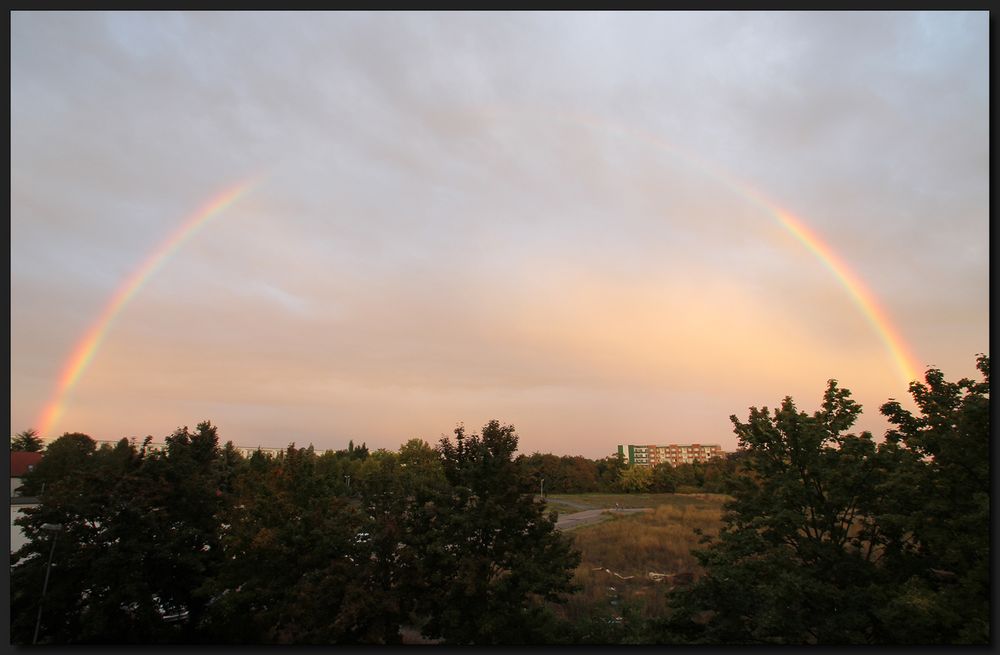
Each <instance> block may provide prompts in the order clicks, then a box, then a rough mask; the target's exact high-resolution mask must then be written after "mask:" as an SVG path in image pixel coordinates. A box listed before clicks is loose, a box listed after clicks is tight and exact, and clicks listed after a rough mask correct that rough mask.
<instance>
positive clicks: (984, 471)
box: [877, 355, 990, 643]
mask: <svg viewBox="0 0 1000 655" xmlns="http://www.w3.org/2000/svg"><path fill="white" fill-rule="evenodd" d="M976 368H977V369H978V370H979V372H980V374H981V375H982V380H980V381H976V380H972V379H968V378H963V379H961V380H959V381H958V382H948V381H947V380H945V378H944V375H943V374H942V373H941V371H940V370H938V369H933V368H932V369H930V370H928V371H927V373H926V375H925V378H924V379H925V382H924V383H919V382H913V383H912V384H911V385H910V394H911V395H912V396H913V399H914V401H915V403H916V405H917V408H918V410H919V414H917V415H914V414H913V413H911V412H910V411H908V410H906V409H904V408H903V407H902V406H901V405H900V403H898V402H896V401H889V402H887V403H886V404H884V405H883V406H882V408H881V410H882V413H883V414H884V415H885V416H887V417H888V419H889V422H890V423H892V424H893V425H894V426H895V427H894V428H892V429H891V430H889V431H888V432H887V433H886V439H887V441H888V442H889V443H890V444H892V445H895V446H898V447H899V448H900V450H901V457H902V462H903V465H901V466H900V467H899V470H898V472H897V474H896V476H895V478H894V479H893V487H892V489H891V491H892V492H893V499H894V504H893V505H892V506H891V507H889V508H887V512H886V514H887V515H888V516H887V519H891V520H892V521H893V527H894V528H895V529H896V530H897V531H899V532H901V533H903V534H906V535H907V537H908V541H907V545H908V546H909V547H908V548H906V549H901V550H900V552H899V556H898V557H897V558H895V561H894V563H895V565H896V571H897V574H898V575H899V576H900V579H901V583H902V584H901V588H900V592H899V593H897V594H894V595H893V596H892V597H890V598H887V599H886V602H885V603H883V604H881V605H880V606H879V608H878V611H877V614H878V616H879V617H880V619H881V622H882V624H883V625H884V626H885V631H886V633H887V638H888V639H891V640H892V641H893V642H895V643H987V642H989V637H990V530H989V525H990V359H989V356H988V355H979V356H978V357H977V360H976Z"/></svg>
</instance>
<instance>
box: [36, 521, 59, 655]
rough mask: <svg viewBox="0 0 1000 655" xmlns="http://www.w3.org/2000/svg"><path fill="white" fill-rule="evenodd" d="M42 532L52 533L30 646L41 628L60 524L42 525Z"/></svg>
mask: <svg viewBox="0 0 1000 655" xmlns="http://www.w3.org/2000/svg"><path fill="white" fill-rule="evenodd" d="M42 530H45V531H46V532H51V533H52V548H51V549H49V563H48V565H47V566H46V567H45V582H44V583H42V598H41V600H39V601H38V619H37V620H36V621H35V636H34V637H33V638H32V639H31V643H32V644H37V643H38V630H39V628H41V627H42V603H44V602H45V592H46V591H48V589H49V573H51V572H52V556H53V555H55V552H56V539H57V538H58V537H59V533H60V532H62V524H60V523H43V524H42Z"/></svg>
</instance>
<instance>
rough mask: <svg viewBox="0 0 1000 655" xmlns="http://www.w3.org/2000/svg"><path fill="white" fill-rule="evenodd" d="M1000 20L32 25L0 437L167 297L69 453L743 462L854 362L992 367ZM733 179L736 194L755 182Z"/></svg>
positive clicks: (398, 17)
mask: <svg viewBox="0 0 1000 655" xmlns="http://www.w3.org/2000/svg"><path fill="white" fill-rule="evenodd" d="M988 28H989V25H988V15H987V14H986V13H985V12H974V13H932V14H921V13H869V12H865V13H801V14H796V13H790V14H789V13H700V12H698V13H652V14H645V13H621V14H616V13H551V14H550V13H535V14H525V13H475V14H433V13H426V14H357V13H346V14H339V13H319V14H307V13H288V14H284V13H267V14H258V13H155V12H142V13H59V12H45V13H31V12H14V13H13V14H12V15H11V49H10V52H11V68H10V70H11V171H12V172H11V431H12V433H13V432H16V431H20V430H23V429H25V428H28V427H31V426H36V427H37V425H38V421H39V415H40V414H41V412H42V410H43V408H44V407H45V405H46V403H48V402H49V401H50V400H51V399H52V398H53V394H54V393H55V391H56V388H57V386H56V385H57V381H58V378H59V375H60V373H61V371H63V370H64V369H65V368H66V366H67V361H68V359H69V357H70V355H71V353H72V352H73V349H74V347H75V346H76V345H77V344H78V343H79V342H80V340H81V339H82V338H83V336H84V334H85V332H86V331H87V329H88V328H90V327H91V325H93V324H94V321H95V320H97V319H98V317H99V316H100V314H101V312H102V310H103V309H104V308H105V307H106V306H107V304H108V302H109V300H110V299H111V298H112V296H113V295H114V293H115V291H116V290H117V289H119V288H120V286H121V285H122V283H123V282H124V281H125V280H126V279H127V278H128V276H129V275H130V274H131V273H132V272H133V271H135V270H136V269H137V268H138V267H139V266H141V265H142V264H143V262H144V261H147V260H148V258H149V256H150V254H151V253H154V252H155V251H156V249H157V248H158V247H160V246H161V245H162V244H163V242H164V241H165V240H166V239H167V238H168V237H169V236H170V235H171V234H172V233H173V232H174V231H175V230H176V229H177V228H178V226H180V225H182V224H183V223H184V221H185V219H187V218H188V217H189V216H191V215H192V213H193V212H195V211H196V210H197V209H198V208H199V207H201V206H203V205H204V204H205V203H206V202H208V201H209V200H211V199H212V198H213V197H214V196H216V195H217V194H219V193H220V192H221V191H224V190H225V189H227V188H231V187H232V186H233V185H234V184H236V183H238V182H240V181H242V180H245V179H247V178H249V177H250V176H253V175H260V176H261V177H260V179H259V181H258V182H257V183H256V184H254V186H253V187H252V188H251V189H250V190H249V191H248V192H247V193H246V194H244V195H243V196H242V197H240V198H239V199H238V200H237V201H236V202H235V203H233V204H232V205H231V206H229V207H228V208H227V209H225V210H224V211H222V212H220V213H219V214H218V215H217V216H215V217H213V218H212V219H211V220H210V221H209V222H208V223H206V224H205V226H204V228H203V229H202V230H201V231H199V232H198V233H197V234H195V235H193V236H192V237H191V238H190V239H189V240H188V241H187V242H185V243H184V245H183V246H182V247H180V248H179V249H178V250H177V251H176V252H175V253H174V254H173V255H172V256H171V257H170V258H169V259H168V260H167V261H165V262H164V264H163V265H162V266H161V267H160V268H159V269H158V270H157V271H156V272H155V273H154V274H153V275H152V276H150V278H149V279H148V281H147V282H146V283H145V284H144V285H143V286H142V288H141V289H140V290H139V292H138V293H137V294H136V295H135V296H134V298H133V299H132V301H131V302H130V303H128V304H127V305H125V306H124V308H123V309H122V311H121V312H120V313H119V314H118V316H117V318H116V320H115V321H114V322H113V323H112V325H111V326H110V327H109V329H108V332H107V335H106V338H105V340H104V341H103V343H102V345H101V346H100V348H99V349H98V350H97V351H96V352H95V354H94V357H93V359H92V360H91V363H90V365H89V367H87V368H86V369H85V370H84V371H83V373H82V375H81V377H80V379H79V381H78V382H77V384H76V385H75V386H74V387H72V388H71V389H70V390H69V392H68V393H67V394H66V396H65V398H63V399H62V401H63V406H64V413H63V414H62V417H61V418H60V419H59V421H58V422H57V423H56V424H55V425H54V426H53V428H52V430H53V433H52V434H45V435H43V436H45V437H54V436H58V435H59V434H62V433H63V432H65V431H80V432H85V433H87V434H90V435H91V436H93V437H95V438H97V439H118V438H121V437H123V436H124V437H131V436H137V437H139V438H141V437H143V436H145V435H147V434H151V435H153V436H154V437H155V438H156V440H157V441H161V440H162V437H164V436H165V435H167V434H169V433H170V432H171V431H173V429H175V428H176V427H178V426H181V425H189V426H192V427H193V426H194V424H196V423H197V422H199V421H201V420H204V419H210V420H212V421H213V422H214V423H216V424H217V425H218V426H219V427H220V434H221V437H222V439H223V440H229V439H231V440H233V441H234V442H235V443H236V444H238V445H246V446H255V445H263V446H284V445H287V444H288V443H289V442H291V441H295V442H296V443H297V444H299V445H305V444H308V443H310V442H311V443H313V444H314V445H315V446H316V447H317V448H343V447H345V446H346V444H347V442H348V440H349V439H353V440H354V442H355V443H359V442H362V441H364V442H367V444H368V445H369V447H372V448H377V447H386V448H391V449H395V448H397V447H398V446H399V445H400V444H401V443H402V442H404V441H405V440H407V439H408V438H411V437H421V438H424V439H426V440H428V441H430V442H432V443H433V442H435V441H436V440H437V439H438V438H439V437H440V435H441V434H450V433H451V430H452V429H453V428H454V426H455V424H456V423H458V422H460V421H461V422H464V423H465V424H466V426H467V427H468V428H470V429H478V428H479V427H481V426H482V425H483V424H484V423H485V422H486V421H488V420H489V419H491V418H497V419H499V420H501V421H502V422H504V423H511V424H513V425H514V426H515V427H516V428H517V430H518V434H519V435H520V439H521V450H522V451H523V452H533V451H541V452H553V453H556V454H574V455H575V454H580V455H585V456H588V457H602V456H605V455H607V454H610V453H611V452H612V451H613V450H614V449H615V447H616V444H618V443H691V442H700V443H718V444H720V445H722V447H723V448H724V449H726V450H733V449H735V447H736V437H735V435H733V433H732V425H731V423H730V421H729V418H728V417H729V415H730V414H737V415H738V416H740V417H741V418H743V419H745V418H746V416H747V411H748V408H749V406H751V405H756V406H761V405H768V406H770V407H774V406H776V405H777V404H778V403H779V402H780V401H781V399H782V398H783V397H784V396H786V395H791V396H793V397H794V398H795V400H796V402H797V404H798V406H799V407H800V408H802V409H804V410H807V411H810V412H811V411H813V410H815V409H816V408H817V407H818V405H819V403H820V400H821V396H822V393H823V390H824V388H825V385H826V380H827V379H829V378H836V379H837V380H839V381H840V384H841V386H845V387H847V388H849V389H851V390H852V391H853V392H854V397H855V398H856V399H857V400H858V401H859V402H860V403H861V404H862V405H863V406H864V408H865V413H864V416H863V419H862V420H861V422H860V423H859V426H858V427H859V428H860V429H870V430H873V431H874V432H875V433H876V434H877V435H881V434H882V432H883V431H884V429H885V427H886V424H885V422H884V420H883V419H882V417H881V416H880V415H879V414H878V407H879V405H880V404H881V403H883V402H885V401H886V400H887V399H889V398H890V397H894V398H897V399H900V400H902V399H903V398H904V397H907V394H906V384H905V382H904V381H903V380H901V378H900V375H899V372H898V370H897V369H896V368H895V366H894V361H893V358H892V353H891V352H890V351H889V349H888V348H887V347H886V344H885V342H884V341H883V340H881V338H880V336H879V334H878V332H877V331H876V330H875V329H873V326H872V324H871V323H870V322H869V321H868V320H867V319H866V317H865V315H864V314H863V313H862V312H861V311H860V309H859V307H858V305H857V304H855V302H854V301H853V300H852V298H851V296H850V294H849V293H848V291H847V290H846V289H845V287H844V286H843V285H842V284H841V283H840V281H839V280H838V279H837V277H836V276H835V275H834V274H833V273H832V272H831V271H830V269H829V268H828V267H826V266H825V265H824V264H823V262H822V261H821V260H820V259H819V258H818V257H817V256H816V255H815V254H814V253H812V252H810V251H809V250H808V249H807V248H806V247H805V246H804V245H803V244H802V243H801V242H799V241H798V240H796V239H795V238H794V237H793V236H792V235H791V234H790V233H789V232H788V231H787V230H785V229H784V228H783V227H782V225H781V224H780V222H779V221H778V220H777V219H776V218H775V216H774V215H773V213H771V212H769V211H767V210H766V208H764V207H762V206H761V205H760V204H758V203H755V202H754V201H753V200H752V198H751V196H750V195H749V194H748V193H746V191H745V190H744V187H741V186H740V185H741V184H742V185H746V188H752V189H754V190H755V192H756V193H758V194H760V195H762V196H764V197H766V198H768V199H769V200H770V201H771V202H773V203H774V204H775V205H777V206H780V207H782V208H784V209H786V210H787V211H790V212H792V213H793V214H794V215H795V216H797V217H798V218H799V219H800V220H801V222H802V223H803V224H804V225H806V226H807V227H808V228H809V229H810V230H812V231H813V232H814V233H815V234H816V235H817V236H818V237H819V238H820V239H821V240H822V242H823V243H824V244H826V246H828V247H829V248H830V250H831V251H832V252H834V253H836V255H837V256H838V257H839V258H840V260H841V261H842V262H843V263H844V264H845V266H846V267H847V268H848V269H849V270H850V271H851V272H852V273H853V274H854V275H856V277H857V278H858V279H859V280H861V281H863V283H864V284H865V285H866V286H867V288H868V290H869V291H870V292H871V293H872V295H873V297H874V298H875V299H876V301H877V304H878V306H879V307H880V308H881V309H882V310H884V313H885V316H886V317H887V318H888V319H889V321H890V322H891V324H892V326H893V327H894V329H896V330H897V331H898V334H899V335H900V336H901V338H902V340H903V341H904V342H905V344H906V346H907V347H908V348H909V349H910V351H911V352H912V353H913V356H914V358H915V360H916V361H915V364H916V365H917V366H918V367H919V368H918V370H919V371H922V370H923V369H924V368H925V367H926V366H928V365H933V366H935V367H939V368H941V369H942V370H943V372H944V373H945V375H946V377H948V378H949V379H958V378H960V377H962V376H972V375H973V374H974V373H975V367H974V364H975V355H976V353H979V352H987V350H988V339H987V333H988V326H989V319H988V292H989V282H988V255H989V248H988V232H989V226H988V200H989V196H988V172H989V170H988V158H989V145H988V136H989V95H988V77H989V74H988V73H989V68H988V54H989V46H988V38H987V37H988ZM734 181H738V183H736V182H734Z"/></svg>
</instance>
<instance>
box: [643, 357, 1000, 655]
mask: <svg viewBox="0 0 1000 655" xmlns="http://www.w3.org/2000/svg"><path fill="white" fill-rule="evenodd" d="M979 364H980V370H981V371H982V373H983V375H984V378H985V381H984V382H981V383H974V382H972V381H970V380H962V381H960V382H959V383H956V384H950V383H947V382H945V381H944V379H943V376H941V373H940V371H936V370H934V369H931V370H929V371H928V372H927V375H926V380H927V384H926V385H923V384H919V383H913V384H912V385H911V387H910V389H911V393H912V394H913V396H914V399H915V401H916V402H917V405H918V406H919V407H920V410H921V412H922V415H921V416H919V417H914V416H912V415H911V414H910V413H909V412H908V411H906V410H904V409H902V408H901V406H900V405H899V404H898V403H896V402H893V401H891V402H889V403H887V404H886V405H885V406H883V408H882V411H883V413H885V414H886V415H887V416H889V418H890V421H891V422H892V423H894V424H895V425H896V426H897V428H896V429H894V430H890V431H889V433H888V434H887V438H886V440H885V442H884V443H882V444H880V445H876V444H875V443H874V441H873V440H872V438H871V435H870V434H868V433H862V434H861V435H859V436H856V435H852V434H848V433H846V430H848V429H849V428H850V427H851V425H853V423H854V422H855V420H856V418H857V416H858V414H859V413H860V411H861V408H860V406H858V405H857V403H855V402H854V401H852V400H851V399H850V393H849V392H848V391H847V390H845V389H840V388H838V386H837V384H836V382H835V381H831V382H830V384H829V386H828V388H827V391H826V394H825V395H824V400H823V405H822V408H821V410H820V411H817V412H815V413H814V414H812V415H811V416H810V415H807V414H806V413H804V412H799V411H797V410H796V408H795V406H794V404H793V403H792V400H791V399H790V398H786V399H785V401H784V402H783V403H782V406H781V408H780V409H779V410H777V411H775V412H774V413H773V414H771V413H770V412H768V410H767V408H764V409H761V410H758V409H756V408H751V409H750V416H749V419H748V421H747V422H746V423H743V422H741V421H739V420H738V419H737V418H736V417H735V416H734V417H732V420H733V423H734V425H735V431H736V434H737V435H738V436H739V438H740V447H741V453H742V457H741V460H742V461H741V462H740V465H741V466H742V467H745V470H744V472H743V473H742V474H740V475H733V476H730V477H729V478H728V480H729V482H728V484H729V491H730V493H731V494H732V495H733V497H734V500H733V501H732V502H731V503H729V504H728V505H727V514H726V516H725V517H724V518H725V521H726V525H725V527H724V528H723V530H722V532H721V533H720V535H719V537H718V539H717V540H714V541H712V542H711V543H710V545H709V547H708V548H706V549H705V550H703V551H701V552H700V553H698V557H699V560H700V561H701V563H702V565H703V566H704V567H705V569H706V573H707V574H706V576H705V577H704V578H702V579H701V580H700V581H699V582H698V583H697V584H696V585H694V586H693V587H692V588H690V589H687V590H684V591H682V592H679V593H677V594H675V596H674V599H673V604H674V612H673V614H672V616H671V617H669V618H668V619H666V620H664V621H661V622H660V623H659V632H658V633H657V634H658V638H659V639H660V640H663V641H674V642H676V641H688V642H695V643H727V644H756V643H767V644H816V643H819V644H847V643H985V642H986V641H988V636H989V615H988V608H989V605H988V600H989V575H988V572H989V568H988V561H989V536H988V525H989V522H988V516H989V514H988V512H989V487H988V480H989V468H988V467H989V464H988V457H987V451H988V435H989V418H988V417H989V411H988V408H989V360H988V358H985V357H983V358H981V359H980V362H979Z"/></svg>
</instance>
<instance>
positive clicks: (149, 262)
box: [37, 176, 258, 437]
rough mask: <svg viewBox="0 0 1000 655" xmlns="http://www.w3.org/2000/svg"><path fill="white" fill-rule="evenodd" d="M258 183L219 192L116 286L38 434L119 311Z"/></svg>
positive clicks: (47, 427)
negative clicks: (180, 249)
mask: <svg viewBox="0 0 1000 655" xmlns="http://www.w3.org/2000/svg"><path fill="white" fill-rule="evenodd" d="M257 180H258V176H253V177H251V178H249V179H246V180H244V181H242V182H239V183H238V184H234V185H233V186H230V187H229V188H227V189H225V190H223V191H221V192H220V193H218V194H217V195H216V196H215V197H213V198H212V199H211V200H209V201H208V202H207V203H205V204H204V205H202V206H201V208H199V209H198V210H197V211H195V212H194V213H193V214H191V216H190V217H189V218H188V219H187V220H186V221H184V223H183V224H182V225H180V226H179V227H178V228H177V229H176V230H174V232H173V233H172V234H171V235H170V236H169V237H167V238H166V239H165V240H164V241H162V242H161V243H160V244H159V245H157V246H156V247H155V248H154V249H153V250H152V251H151V252H150V253H149V255H147V256H146V258H145V259H144V260H143V261H142V263H141V264H140V265H139V266H138V267H137V268H136V269H135V270H134V271H133V272H132V274H131V275H129V276H128V277H127V278H126V279H125V281H124V282H122V284H121V285H120V286H119V287H118V289H117V290H116V291H115V293H114V295H112V296H111V299H110V300H109V301H108V303H107V305H105V307H104V310H103V311H102V312H101V314H100V316H98V317H97V320H96V321H94V323H93V324H92V325H91V326H90V329H88V330H87V332H86V334H84V336H83V338H82V339H81V340H80V341H79V342H78V343H77V344H76V347H75V348H73V352H72V354H71V355H70V357H69V359H68V360H67V362H66V364H65V366H64V367H63V369H62V373H60V375H59V379H58V381H57V383H56V387H55V391H53V393H52V396H51V398H50V400H49V402H48V404H47V405H46V406H45V408H44V410H43V411H42V413H41V415H40V417H39V419H38V423H37V425H38V432H39V434H40V435H41V436H42V437H46V436H47V435H48V434H49V432H51V431H52V429H53V428H54V427H55V425H56V422H57V421H58V420H59V417H60V416H61V415H62V413H63V410H64V408H65V398H66V395H67V394H68V393H69V392H70V391H71V390H72V389H73V386H74V385H75V384H76V382H77V381H78V380H79V379H80V376H81V375H83V372H84V371H85V370H86V369H87V366H88V365H90V362H91V361H92V360H93V359H94V354H95V353H96V352H97V350H98V348H100V346H101V343H102V342H103V341H104V339H105V337H106V336H107V334H108V331H109V330H110V328H111V325H112V323H114V320H115V318H116V317H117V316H118V315H119V314H120V313H121V312H122V310H123V309H124V308H125V306H126V305H128V303H129V301H130V300H132V298H134V297H135V295H136V294H137V293H138V292H139V290H140V289H141V288H142V287H143V285H144V284H145V283H146V282H147V281H148V280H149V278H150V277H152V275H153V274H154V273H155V272H156V271H157V270H159V268H160V267H161V266H162V265H163V263H164V262H165V261H167V259H169V258H170V256H171V255H172V254H173V253H174V252H176V251H177V249H178V248H180V247H181V245H182V244H183V243H184V242H186V241H187V240H188V239H190V238H191V237H192V236H194V235H195V234H196V233H197V232H198V231H199V230H200V229H201V228H203V227H204V226H205V224H206V223H208V221H209V220H211V219H212V218H213V217H214V216H217V215H219V214H220V213H222V212H223V211H224V210H225V209H226V208H227V207H229V206H230V205H232V204H233V203H234V202H236V201H237V200H238V199H239V198H240V197H241V196H243V195H244V194H246V193H247V191H249V190H250V189H251V188H253V187H254V186H255V185H256V183H257Z"/></svg>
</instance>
